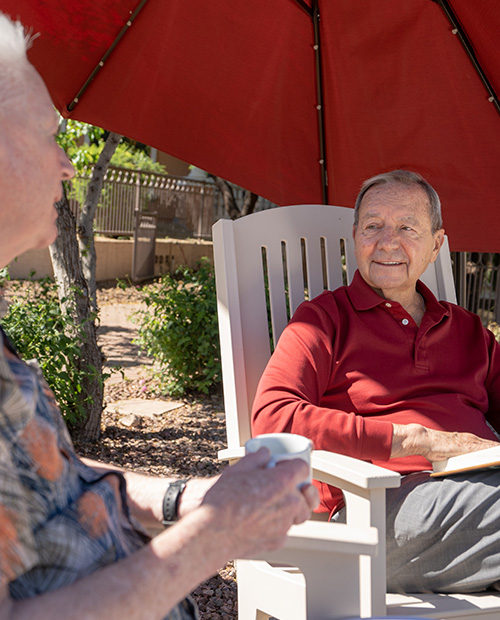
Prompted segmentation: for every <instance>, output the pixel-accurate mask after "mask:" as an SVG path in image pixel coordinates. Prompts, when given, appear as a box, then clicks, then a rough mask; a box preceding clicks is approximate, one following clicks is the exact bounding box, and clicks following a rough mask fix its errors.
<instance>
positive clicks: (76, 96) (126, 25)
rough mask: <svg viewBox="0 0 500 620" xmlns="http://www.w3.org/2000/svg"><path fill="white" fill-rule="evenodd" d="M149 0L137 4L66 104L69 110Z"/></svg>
mask: <svg viewBox="0 0 500 620" xmlns="http://www.w3.org/2000/svg"><path fill="white" fill-rule="evenodd" d="M147 1H148V0H141V1H140V2H139V4H138V5H137V7H136V8H135V10H134V12H133V13H132V15H131V16H130V18H129V19H128V20H127V23H126V24H124V26H123V27H122V29H121V30H120V32H119V33H118V35H117V37H116V38H115V40H114V41H113V43H111V45H110V46H109V48H108V49H107V51H106V53H105V54H104V56H103V57H102V58H101V60H100V61H99V62H98V63H97V65H96V66H95V67H94V69H93V70H92V73H91V74H90V75H89V77H88V78H87V79H86V80H85V82H84V84H83V86H82V87H81V88H80V90H79V91H78V92H77V94H76V95H75V97H74V98H73V100H72V101H71V103H70V104H69V105H67V106H66V109H67V110H68V112H71V111H72V110H74V109H75V107H76V105H77V104H78V102H79V101H80V99H81V97H82V95H83V94H84V93H85V91H86V90H87V88H88V87H89V85H90V83H91V82H92V80H93V79H94V78H95V76H96V75H97V74H98V73H99V71H100V70H101V69H102V68H103V67H104V63H105V62H106V60H107V59H108V58H109V56H110V55H111V53H112V52H113V50H114V49H115V47H116V46H117V45H118V43H119V42H120V41H121V39H122V38H123V36H124V35H125V33H126V32H127V31H128V29H129V28H130V26H132V23H133V22H134V20H135V18H136V17H137V15H138V14H139V13H140V11H141V10H142V8H143V7H144V5H145V4H146V2H147Z"/></svg>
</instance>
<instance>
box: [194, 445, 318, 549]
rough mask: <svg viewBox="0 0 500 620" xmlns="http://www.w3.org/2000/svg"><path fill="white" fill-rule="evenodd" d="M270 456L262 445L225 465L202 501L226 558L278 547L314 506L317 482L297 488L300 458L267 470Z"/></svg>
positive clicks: (302, 469)
mask: <svg viewBox="0 0 500 620" xmlns="http://www.w3.org/2000/svg"><path fill="white" fill-rule="evenodd" d="M269 457H270V455H269V451H268V450H267V449H265V448H263V449H261V450H259V451H258V452H255V453H254V454H249V455H247V456H246V457H244V458H243V459H241V461H239V462H238V463H237V464H236V465H233V466H231V467H228V468H227V469H226V470H225V471H224V472H223V474H222V475H221V476H220V477H219V479H218V480H216V481H215V483H214V484H213V485H212V486H211V487H210V488H209V489H208V490H207V491H206V494H205V496H204V497H203V499H202V501H201V505H200V508H199V510H200V511H202V512H204V513H205V514H206V516H209V518H210V521H211V528H213V533H214V539H218V540H219V541H220V540H221V538H222V539H223V540H224V543H223V544H224V546H226V547H227V553H228V555H229V557H233V558H242V557H251V556H252V555H255V554H256V553H260V552H263V551H269V550H274V549H277V548H279V547H280V546H281V545H282V544H283V543H284V540H285V537H286V533H287V532H288V530H289V528H290V526H292V525H294V524H298V523H302V521H305V520H306V519H307V518H308V517H309V516H310V513H311V510H313V509H314V508H315V507H316V506H317V505H318V500H319V496H318V492H317V490H316V489H315V487H313V486H312V485H310V484H306V485H304V486H302V487H301V488H300V489H299V485H300V483H301V482H302V481H303V480H305V479H306V478H307V476H308V469H307V465H306V464H305V463H304V462H303V461H301V460H298V459H296V460H292V461H283V462H280V463H278V464H277V465H276V467H274V468H271V469H266V466H267V463H268V461H269ZM193 486H194V485H193ZM188 487H189V485H188ZM188 487H187V488H186V491H185V493H186V492H187V491H188ZM183 495H184V494H183ZM184 499H186V503H185V508H187V505H188V504H189V503H190V501H191V500H190V499H189V496H188V497H186V498H182V502H183V503H184ZM222 533H223V534H224V535H223V536H222V537H220V536H219V535H218V534H222Z"/></svg>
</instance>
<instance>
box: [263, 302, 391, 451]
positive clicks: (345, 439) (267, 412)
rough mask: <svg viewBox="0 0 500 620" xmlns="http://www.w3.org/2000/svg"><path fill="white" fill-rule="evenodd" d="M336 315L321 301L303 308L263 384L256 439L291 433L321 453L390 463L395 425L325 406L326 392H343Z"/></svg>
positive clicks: (269, 367) (305, 305) (280, 342)
mask: <svg viewBox="0 0 500 620" xmlns="http://www.w3.org/2000/svg"><path fill="white" fill-rule="evenodd" d="M335 322H336V321H335V316H334V314H331V313H329V312H327V311H326V310H325V309H324V308H323V307H322V306H321V305H319V304H317V303H315V302H305V303H304V304H302V305H301V306H299V308H298V309H297V311H296V313H295V315H294V317H293V319H292V320H291V321H290V323H289V324H288V326H287V327H286V329H285V330H284V331H283V334H282V336H281V338H280V340H279V342H278V345H277V347H276V350H275V351H274V353H273V354H272V356H271V359H270V361H269V363H268V365H267V367H266V370H265V371H264V373H263V376H262V378H261V380H260V383H259V386H258V389H257V394H256V397H255V401H254V406H253V412H252V429H253V432H254V434H260V433H270V432H289V433H297V434H301V435H305V436H307V437H309V438H310V439H312V440H313V442H314V447H315V448H316V449H323V450H330V451H334V452H338V453H340V454H345V455H347V456H352V457H355V458H362V459H364V460H377V461H385V460H387V459H388V458H389V456H390V451H391V445H392V424H391V423H390V422H386V421H381V420H373V419H369V418H364V417H363V416H361V415H357V414H356V413H354V412H353V411H346V410H342V409H336V408H335V407H334V406H333V407H332V406H330V405H331V403H332V402H333V403H334V398H329V401H330V402H329V403H328V407H325V406H323V405H322V399H323V396H324V394H325V392H326V391H327V390H328V392H329V394H330V395H331V394H334V392H335V390H336V389H338V390H341V389H342V384H341V378H340V377H336V376H335V365H336V359H335V354H334V350H335V346H334V343H335V334H336V327H335Z"/></svg>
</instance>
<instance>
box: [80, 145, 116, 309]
mask: <svg viewBox="0 0 500 620" xmlns="http://www.w3.org/2000/svg"><path fill="white" fill-rule="evenodd" d="M121 139H122V136H120V135H118V134H116V133H110V134H109V135H108V137H107V138H106V142H105V143H104V147H103V149H102V151H101V154H100V155H99V159H98V160H97V164H96V165H95V166H94V170H93V172H92V178H91V179H90V182H89V185H88V188H87V195H86V197H85V203H84V204H83V206H82V208H81V210H80V213H79V215H78V246H79V248H80V256H81V261H82V269H83V275H84V277H85V279H86V280H87V283H88V286H89V292H90V303H91V304H92V308H93V309H94V311H97V299H96V288H97V285H96V275H95V274H96V253H95V244H94V217H95V212H96V210H97V205H98V203H99V198H100V197H101V192H102V188H103V185H104V176H105V174H106V171H107V169H108V167H109V162H110V161H111V158H112V157H113V153H114V152H115V150H116V147H117V146H118V144H119V142H120V140H121Z"/></svg>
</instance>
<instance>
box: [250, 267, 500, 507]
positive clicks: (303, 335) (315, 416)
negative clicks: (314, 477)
mask: <svg viewBox="0 0 500 620" xmlns="http://www.w3.org/2000/svg"><path fill="white" fill-rule="evenodd" d="M417 290H418V291H419V293H420V294H421V295H422V296H423V297H424V300H425V303H426V312H425V315H424V317H423V319H422V323H421V325H420V327H418V326H417V325H416V323H415V322H414V320H413V319H412V317H411V316H410V315H409V314H408V313H407V312H406V311H405V310H404V309H403V307H402V306H401V305H400V304H398V303H396V302H392V301H389V300H386V299H384V298H382V297H380V296H379V295H378V294H377V293H376V292H375V291H373V290H372V289H371V288H370V286H368V284H366V282H365V281H364V280H363V278H362V277H361V275H360V274H359V272H356V274H355V276H354V279H353V281H352V283H351V285H350V286H344V287H341V288H339V289H337V290H335V291H333V292H332V291H325V292H324V293H323V294H321V295H319V296H318V297H316V298H315V299H314V300H312V301H310V302H305V303H303V304H302V305H301V306H300V307H299V308H298V309H297V311H296V313H295V314H294V316H293V318H292V320H291V321H290V323H289V325H288V326H287V328H286V329H285V331H284V332H283V334H282V336H281V338H280V340H279V343H278V346H277V347H276V350H275V352H274V353H273V355H272V356H271V360H270V361H269V364H268V366H267V368H266V370H265V372H264V374H263V376H262V378H261V381H260V384H259V387H258V390H257V395H256V398H255V402H254V407H253V415H252V428H253V433H254V434H260V433H269V432H289V433H298V434H301V435H305V436H307V437H310V438H311V439H312V440H313V441H314V446H315V448H317V449H321V450H330V451H332V452H337V453H340V454H346V455H349V456H353V457H356V458H359V459H363V460H366V461H371V462H373V463H374V464H376V465H380V466H382V467H386V468H388V469H391V470H394V471H397V472H399V473H401V474H407V473H410V472H414V471H422V470H426V469H429V468H430V464H429V462H428V461H427V460H426V459H425V458H423V457H420V456H409V457H404V458H398V459H391V460H389V456H390V452H391V443H392V424H393V423H394V424H409V423H412V422H416V423H419V424H422V425H423V426H426V427H428V428H434V429H439V430H445V431H467V432H470V433H474V434H475V435H478V436H480V437H484V438H488V439H494V440H495V439H497V438H496V437H495V435H494V433H493V432H492V431H491V429H490V428H489V427H488V424H487V422H486V420H487V421H488V422H489V424H491V426H493V427H494V428H495V429H496V430H499V431H500V345H499V344H498V343H497V342H496V340H495V338H494V336H493V334H492V333H491V332H490V331H488V330H487V329H485V328H484V327H483V326H482V324H481V321H480V319H479V317H478V316H477V315H475V314H472V313H471V312H468V311H467V310H464V309H463V308H461V307H460V306H456V305H454V304H450V303H448V302H444V301H437V300H436V298H435V297H434V296H433V294H432V293H431V292H430V290H429V289H428V288H427V287H426V286H425V285H424V284H422V283H421V282H418V284H417ZM319 488H320V493H321V500H322V503H321V508H320V510H322V511H330V512H332V511H335V510H336V509H337V508H338V507H339V506H340V505H341V503H342V496H341V493H340V491H339V490H338V489H334V488H333V487H328V486H327V485H326V484H320V485H319Z"/></svg>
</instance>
